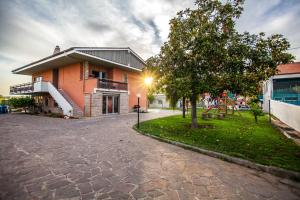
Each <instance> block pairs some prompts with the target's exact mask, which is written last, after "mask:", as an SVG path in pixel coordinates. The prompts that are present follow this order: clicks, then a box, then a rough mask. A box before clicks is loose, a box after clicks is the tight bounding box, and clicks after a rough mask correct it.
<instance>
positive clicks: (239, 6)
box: [151, 0, 293, 128]
mask: <svg viewBox="0 0 300 200" xmlns="http://www.w3.org/2000/svg"><path fill="white" fill-rule="evenodd" d="M243 2H244V1H242V0H228V1H226V2H225V3H222V2H221V1H219V0H196V2H195V5H196V9H194V10H192V9H186V10H183V11H180V12H178V13H177V16H176V17H175V18H173V19H171V20H170V33H169V36H168V41H167V42H165V43H164V44H163V46H162V47H161V51H160V53H159V55H158V56H156V57H154V58H151V59H152V67H151V69H152V70H154V71H155V72H156V73H157V74H158V77H159V81H158V82H159V84H158V86H159V87H160V88H162V89H163V90H164V91H165V92H166V94H167V96H171V97H173V99H174V100H176V99H177V100H178V99H179V98H181V97H184V96H187V97H189V99H190V101H191V104H192V113H191V114H192V126H191V127H192V128H197V127H198V124H197V114H196V101H197V98H198V95H199V94H202V93H204V92H208V93H210V94H211V95H212V96H217V95H219V94H220V93H221V92H223V91H224V90H229V91H231V92H233V93H236V94H243V95H254V94H256V93H257V90H258V87H259V84H260V83H261V82H262V81H264V80H266V79H267V78H268V77H270V76H272V75H274V74H275V73H276V67H277V65H279V64H282V63H288V62H291V61H292V59H293V56H292V55H290V54H289V53H287V49H288V48H289V47H290V44H289V42H288V41H287V39H285V38H284V37H283V36H282V35H280V34H274V35H271V36H265V34H264V33H260V34H250V33H248V32H245V33H238V31H237V30H236V28H235V23H236V20H237V19H238V18H239V17H240V15H241V13H242V11H243ZM153 60H155V62H153ZM153 63H156V67H153Z"/></svg>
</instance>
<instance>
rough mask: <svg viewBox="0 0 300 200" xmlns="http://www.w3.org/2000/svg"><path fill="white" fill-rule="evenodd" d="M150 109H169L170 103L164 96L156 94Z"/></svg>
mask: <svg viewBox="0 0 300 200" xmlns="http://www.w3.org/2000/svg"><path fill="white" fill-rule="evenodd" d="M149 107H150V108H169V107H170V103H169V101H168V100H167V97H166V95H164V94H154V100H153V102H152V103H150V104H149Z"/></svg>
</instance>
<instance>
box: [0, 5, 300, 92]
mask: <svg viewBox="0 0 300 200" xmlns="http://www.w3.org/2000/svg"><path fill="white" fill-rule="evenodd" d="M193 6H194V0H151V1H149V0H101V1H99V0H85V1H82V0H68V1H67V0H65V1H64V0H60V1H59V0H51V1H46V0H26V1H25V0H0V94H2V95H8V94H9V86H10V85H14V84H19V83H25V82H29V81H30V80H31V78H30V77H29V76H25V75H14V74H12V73H11V70H13V69H15V68H18V67H21V66H23V65H25V64H28V63H30V62H33V61H36V60H38V59H41V58H43V57H46V56H49V55H51V54H52V53H53V50H54V48H55V46H56V45H59V46H60V47H61V49H62V50H64V49H67V48H69V47H72V46H91V47H128V46H129V47H131V48H132V49H133V50H134V51H135V52H137V53H138V54H139V55H140V56H141V57H142V58H144V59H145V60H146V59H147V58H149V57H150V56H153V55H155V54H157V53H159V49H160V46H161V45H162V44H163V42H165V41H167V38H168V33H169V20H170V19H171V18H173V17H174V16H176V13H177V12H178V11H180V10H183V9H185V8H188V7H189V8H192V7H193ZM237 29H238V31H240V32H244V31H248V32H250V33H259V32H265V33H266V34H267V35H271V34H274V33H280V34H283V35H284V36H285V37H286V38H287V39H288V40H289V42H290V43H291V48H296V47H300V34H299V33H300V0H246V2H245V4H244V12H243V14H242V16H241V18H240V19H239V20H238V22H237ZM290 53H292V54H293V55H294V56H295V57H296V60H298V61H300V48H298V49H292V50H290Z"/></svg>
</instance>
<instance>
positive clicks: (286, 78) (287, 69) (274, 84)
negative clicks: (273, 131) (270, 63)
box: [263, 62, 300, 112]
mask: <svg viewBox="0 0 300 200" xmlns="http://www.w3.org/2000/svg"><path fill="white" fill-rule="evenodd" d="M277 69H278V73H277V74H276V75H275V76H272V77H270V78H269V80H267V81H266V82H265V83H264V84H263V109H264V111H266V112H268V111H269V100H271V99H272V100H275V101H280V102H285V103H289V104H294V105H298V106H300V62H295V63H290V64H284V65H279V66H278V67H277Z"/></svg>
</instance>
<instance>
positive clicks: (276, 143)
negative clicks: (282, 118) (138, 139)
mask: <svg viewBox="0 0 300 200" xmlns="http://www.w3.org/2000/svg"><path fill="white" fill-rule="evenodd" d="M201 111H202V110H199V112H198V113H200V112H201ZM198 122H199V124H200V123H201V124H202V125H203V126H206V127H208V128H201V129H188V128H187V127H189V126H190V123H191V117H190V116H187V118H182V117H181V116H179V115H178V116H170V117H165V118H159V119H154V120H150V121H145V122H142V123H141V124H140V128H139V131H141V132H143V133H147V134H151V135H155V136H158V137H162V138H166V139H169V140H173V141H178V142H182V143H185V144H189V145H192V146H196V147H200V148H204V149H208V150H211V151H216V152H220V153H224V154H228V155H231V156H236V157H240V158H244V159H248V160H250V161H253V162H257V163H260V164H264V165H272V166H277V167H282V168H286V169H289V170H294V171H298V172H300V159H299V155H300V147H299V146H297V145H296V144H295V143H294V142H293V141H292V140H289V139H287V138H285V136H283V135H282V134H281V133H280V132H279V131H278V130H277V129H276V128H274V127H273V126H272V125H271V124H270V123H269V122H268V117H267V116H262V117H260V120H259V122H258V123H255V121H254V120H253V116H252V114H251V113H250V111H243V112H241V116H239V115H228V116H226V117H225V118H224V119H222V120H218V119H206V120H203V119H201V117H200V115H199V118H198Z"/></svg>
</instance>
